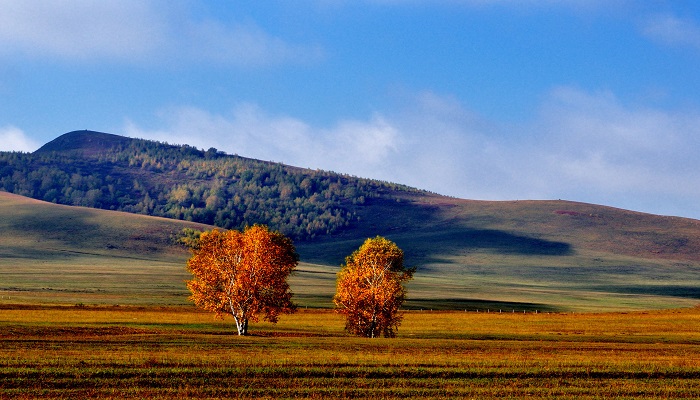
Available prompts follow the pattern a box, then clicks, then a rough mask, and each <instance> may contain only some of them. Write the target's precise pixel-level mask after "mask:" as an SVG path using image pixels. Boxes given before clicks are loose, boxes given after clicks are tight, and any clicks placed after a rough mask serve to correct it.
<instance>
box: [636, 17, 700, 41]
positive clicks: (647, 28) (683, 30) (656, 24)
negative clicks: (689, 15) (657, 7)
mask: <svg viewBox="0 0 700 400" xmlns="http://www.w3.org/2000/svg"><path fill="white" fill-rule="evenodd" d="M642 30H643V33H644V34H646V35H647V36H648V37H650V38H651V39H653V40H656V41H658V42H661V43H663V44H666V45H674V46H688V47H692V48H695V49H700V25H698V23H697V22H696V21H693V20H691V19H684V18H678V17H676V16H674V15H670V14H659V15H654V16H651V17H649V18H648V19H647V20H646V21H645V23H644V25H643V29H642Z"/></svg>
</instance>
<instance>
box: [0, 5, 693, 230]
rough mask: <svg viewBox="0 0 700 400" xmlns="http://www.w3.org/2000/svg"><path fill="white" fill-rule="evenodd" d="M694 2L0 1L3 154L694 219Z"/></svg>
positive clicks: (0, 147) (0, 139)
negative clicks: (81, 149) (382, 183)
mask: <svg viewBox="0 0 700 400" xmlns="http://www.w3.org/2000/svg"><path fill="white" fill-rule="evenodd" d="M698 71H700V2H696V1H691V0H688V1H682V0H678V1H663V0H659V1H653V0H637V1H635V0H618V1H615V0H607V1H603V0H589V1H586V0H579V1H577V0H568V1H567V0H558V1H555V0H518V1H516V0H430V1H428V0H356V1H349V0H296V1H281V0H280V1H220V2H217V1H210V2H195V1H155V0H153V1H151V0H139V1H136V0H119V1H109V0H105V1H85V0H73V1H50V0H46V1H13V0H0V150H17V151H33V150H35V149H37V148H38V147H39V146H41V145H42V144H43V143H45V142H48V141H50V140H52V139H53V138H55V137H57V136H59V135H60V134H63V133H65V132H68V131H72V130H77V129H92V130H98V131H104V132H110V133H115V134H121V135H126V136H131V137H139V138H147V139H155V140H159V141H167V142H169V143H176V144H184V143H186V144H190V145H194V146H197V147H200V148H205V149H207V148H210V147H215V148H217V149H219V150H223V151H226V152H228V153H231V154H239V155H243V156H248V157H254V158H260V159H264V160H272V161H279V162H284V163H286V164H291V165H296V166H301V167H310V168H320V169H325V170H333V171H336V172H343V173H350V174H353V175H358V176H363V177H370V178H378V179H383V180H388V181H394V182H399V183H404V184H408V185H411V186H416V187H419V188H422V189H428V190H431V191H434V192H437V193H441V194H446V195H451V196H456V197H460V198H468V199H486V200H514V199H568V200H576V201H584V202H591V203H597V204H605V205H611V206H615V207H620V208H626V209H632V210H637V211H644V212H650V213H656V214H665V215H678V216H685V217H691V218H696V219H700V207H699V206H698V204H700V173H698V171H699V170H700V155H699V154H698V149H700V73H698Z"/></svg>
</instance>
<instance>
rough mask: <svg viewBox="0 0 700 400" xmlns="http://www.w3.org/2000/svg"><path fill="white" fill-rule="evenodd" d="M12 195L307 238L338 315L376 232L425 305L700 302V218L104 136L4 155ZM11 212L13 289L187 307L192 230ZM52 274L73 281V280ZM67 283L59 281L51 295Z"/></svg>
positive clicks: (9, 208)
mask: <svg viewBox="0 0 700 400" xmlns="http://www.w3.org/2000/svg"><path fill="white" fill-rule="evenodd" d="M115 146H116V147H115ZM105 183H106V184H107V186H105V187H101V186H99V185H102V184H105ZM66 184H67V185H68V186H61V185H66ZM73 184H75V185H76V186H73ZM0 186H2V187H3V188H5V190H9V189H8V187H9V188H10V189H14V190H15V191H16V192H18V193H22V194H27V195H28V194H33V195H37V194H38V195H39V197H43V198H47V197H50V196H49V194H51V193H52V192H51V190H55V191H56V192H60V193H61V195H60V196H58V195H57V196H58V197H55V198H50V199H49V200H52V201H58V199H59V198H60V199H73V200H75V201H74V202H73V203H71V204H81V202H83V201H86V199H90V198H91V197H90V195H89V194H90V193H92V195H94V196H93V197H92V198H93V200H95V201H96V204H98V203H99V204H100V205H102V206H109V205H110V204H112V205H111V206H109V207H105V208H115V209H120V207H121V208H123V209H126V210H129V211H132V212H139V213H152V214H157V215H165V216H169V217H176V218H184V219H193V220H196V219H198V218H197V216H199V217H202V218H201V219H204V220H206V218H204V217H203V216H207V215H208V216H212V215H214V216H215V217H213V221H214V222H216V221H219V222H221V221H225V220H221V219H219V218H218V216H220V215H226V216H227V218H228V220H229V221H233V220H234V219H236V221H239V222H237V224H238V225H235V224H234V225H232V226H233V227H239V225H240V224H245V223H256V222H261V223H267V224H270V225H271V226H272V227H273V228H275V229H281V230H282V231H283V232H286V233H287V234H290V233H291V234H294V232H297V235H296V236H295V238H296V239H297V240H296V243H297V249H298V250H299V253H300V255H301V258H302V262H303V265H302V267H300V272H299V273H298V274H297V276H296V277H295V278H294V284H293V289H294V290H295V291H296V292H297V293H298V294H299V296H298V299H299V300H300V301H301V302H302V304H303V305H304V304H305V305H316V306H330V297H331V296H332V293H333V290H334V280H335V272H336V271H337V269H338V266H339V264H340V263H342V262H343V259H344V257H345V256H347V255H349V254H350V252H352V251H353V250H354V249H356V248H357V247H358V246H359V245H360V244H361V243H362V241H363V240H364V239H365V238H367V237H371V236H375V235H383V236H387V237H388V238H390V239H392V240H394V241H396V242H397V243H398V244H399V246H400V247H401V248H402V249H404V251H405V252H406V261H407V264H409V265H415V266H418V272H417V274H416V278H415V280H414V281H413V282H412V283H411V284H410V287H409V290H410V295H409V298H410V299H411V301H410V302H409V306H412V307H417V308H421V307H423V308H428V307H430V308H472V309H473V308H491V309H508V308H512V309H516V308H517V309H523V308H533V309H540V310H545V309H550V310H554V309H557V310H562V309H576V310H605V309H629V308H636V309H639V308H659V307H674V306H689V305H694V304H696V303H698V302H700V221H697V220H692V219H684V218H675V217H663V216H656V215H649V214H643V213H636V212H631V211H626V210H620V209H615V208H610V207H604V206H597V205H592V204H583V203H575V202H567V201H506V202H488V201H470V200H460V199H454V198H448V197H444V196H439V195H435V194H430V193H427V192H423V191H419V190H415V189H411V188H407V187H405V186H401V185H393V184H388V183H383V182H376V181H370V180H364V179H358V178H353V177H348V176H344V175H339V174H334V173H326V172H322V171H309V170H304V169H299V168H294V167H289V166H284V165H280V164H274V163H266V162H261V161H256V160H248V159H244V158H242V157H237V156H227V155H224V154H222V153H220V152H217V151H216V150H214V149H210V150H208V151H206V152H205V151H200V150H197V149H194V148H192V147H189V146H171V145H166V144H160V143H155V142H148V141H141V140H135V139H128V138H121V137H119V136H115V135H108V134H96V133H94V132H74V133H71V134H67V135H64V136H62V137H61V138H59V139H57V140H56V141H54V142H51V143H49V144H47V145H46V146H44V147H43V148H42V149H40V150H39V151H37V152H36V153H35V154H21V153H1V154H0ZM58 188H60V189H61V190H58ZM76 192H78V195H75V193H76ZM54 194H55V193H54ZM8 196H9V197H8ZM61 196H64V197H61ZM139 199H140V200H139ZM173 199H174V200H173ZM137 200H138V201H137ZM110 201H116V203H110ZM100 202H103V203H100ZM0 204H4V206H0V221H2V222H0V233H2V237H3V238H4V239H3V241H2V242H0V254H1V255H2V258H0V268H4V270H3V271H4V272H1V273H2V274H4V275H3V279H2V280H0V282H14V283H12V284H7V283H6V284H4V285H3V284H0V286H3V287H4V288H5V289H8V288H10V287H13V286H16V287H23V288H32V290H35V291H36V293H43V294H49V295H56V293H57V290H55V288H56V287H59V288H63V289H66V290H69V289H70V290H73V289H75V288H78V289H80V290H87V289H86V287H88V286H90V282H91V281H92V280H94V279H95V277H101V276H102V275H100V274H103V273H107V274H109V273H112V272H113V274H112V275H110V276H111V277H110V278H109V279H106V280H104V281H100V282H102V283H101V284H104V287H103V288H102V289H101V290H104V292H100V293H101V294H100V295H99V296H98V294H96V293H97V292H90V293H91V294H90V296H93V297H94V298H95V299H97V298H99V299H101V300H100V301H101V302H110V300H109V298H110V296H106V295H105V294H106V293H112V295H111V296H113V297H114V298H115V299H116V298H119V299H121V300H119V301H120V302H124V295H123V294H122V295H118V294H117V293H116V292H117V291H118V290H116V289H115V288H118V287H120V285H121V286H122V287H125V288H128V290H127V292H128V293H130V294H132V295H134V296H136V297H137V298H138V299H140V300H138V301H136V302H149V301H152V300H153V299H151V298H150V297H149V296H151V295H150V294H146V293H161V295H162V290H161V291H159V290H157V288H156V289H154V287H153V286H152V285H149V282H154V281H159V282H160V285H162V287H163V288H168V289H167V290H168V293H170V294H171V295H172V296H171V297H169V299H170V300H167V301H166V302H173V301H174V302H175V303H178V302H185V300H184V299H185V298H186V291H185V289H184V285H183V284H182V281H183V280H184V279H186V273H185V271H184V260H185V258H186V253H184V252H182V251H181V250H177V249H173V248H172V247H171V245H170V244H169V242H168V240H167V238H168V237H169V236H170V235H171V234H172V232H173V231H178V230H179V229H181V228H182V227H184V226H187V225H186V224H185V223H184V222H181V221H173V220H166V219H150V218H148V217H145V216H140V215H135V214H125V213H112V212H107V211H99V210H92V209H88V208H83V207H78V208H76V207H64V206H59V205H55V204H50V203H44V202H37V201H32V200H28V199H26V198H21V197H17V196H14V197H12V196H10V195H7V194H4V195H3V196H2V197H0ZM84 205H87V204H84ZM93 205H94V204H93ZM139 207H141V208H139ZM183 209H186V210H189V213H182V210H183ZM173 210H175V211H173ZM178 210H179V211H178ZM176 211H177V212H176ZM73 212H78V213H79V214H80V216H71V215H70V214H71V213H73ZM173 212H175V214H172V213H173ZM324 215H325V216H326V217H329V216H330V217H329V218H326V217H323V216H324ZM207 218H208V217H207ZM324 218H326V219H324ZM333 218H336V219H335V220H334V221H335V222H336V223H335V224H329V221H332V220H333ZM97 220H99V221H101V222H99V223H97V222H95V221H97ZM138 221H140V222H138ZM144 221H148V222H144ZM154 221H158V222H157V223H156V222H154ZM324 221H325V222H324ZM142 224H146V225H147V226H150V227H151V228H149V229H146V228H144V227H143V226H144V225H142ZM168 224H171V225H168ZM324 224H325V225H324ZM200 226H202V227H204V226H203V225H200ZM139 227H140V228H139ZM139 232H141V233H139ZM166 233H167V234H166ZM120 235H121V236H120ZM293 236H294V235H293ZM312 237H313V240H312ZM300 239H303V240H300ZM61 246H63V247H61ZM57 249H63V250H57ZM134 260H141V261H134ZM142 261H143V262H142ZM76 265H79V266H82V267H80V268H82V269H80V268H78V269H76V268H77V267H76ZM112 265H116V266H118V267H112ZM143 265H150V266H152V267H153V268H151V267H148V268H146V270H149V271H150V272H149V273H148V274H144V275H143V276H148V277H149V280H146V281H144V282H141V281H140V280H139V279H136V278H135V276H134V273H136V274H137V275H138V274H140V273H141V272H135V271H140V270H142V269H143V268H144V267H143ZM163 266H165V267H163ZM93 267H94V268H93ZM163 268H165V269H163ZM79 270H81V271H88V272H89V273H85V274H82V273H80V272H79ZM13 271H14V272H13ZM47 271H60V272H61V273H60V274H59V275H60V279H59V278H55V277H56V276H57V275H56V274H53V275H52V274H51V273H48V272H47ZM66 271H73V272H74V274H73V275H71V273H67V272H66ZM104 271H108V272H104ZM109 271H112V272H109ZM162 271H168V272H167V273H166V274H161V272H162ZM8 274H9V275H8ZM81 274H82V275H81ZM155 275H157V276H161V277H162V279H161V278H159V279H161V280H157V279H155V280H154V279H153V276H155ZM39 276H41V277H42V278H41V279H39V280H36V279H37V277H39ZM8 277H10V278H11V279H10V278H8ZM52 277H53V278H54V279H58V282H59V283H57V284H53V283H52V284H48V283H46V284H45V285H44V286H41V285H42V283H41V282H54V281H52V280H51V279H52ZM66 277H68V278H66ZM71 277H72V278H71ZM5 278H7V279H5ZM71 279H73V280H71ZM32 280H34V281H33V282H32ZM37 282H39V283H37ZM76 282H77V283H76ZM110 282H111V283H110ZM125 282H126V283H125ZM139 282H141V283H139ZM54 283H55V282H54ZM22 285H24V286H22ZM56 285H58V286H56ZM110 285H111V286H110ZM43 287H45V288H49V289H51V290H42V288H43ZM71 288H73V289H71ZM81 288H82V289H81ZM63 289H61V290H63ZM0 290H2V289H0ZM125 290H126V289H125ZM136 293H139V294H138V295H137V294H136ZM90 296H88V297H90ZM64 297H65V296H64ZM78 297H80V296H78ZM83 297H84V296H83ZM166 297H167V296H166ZM149 299H150V300H149ZM173 299H179V300H173ZM64 300H65V298H64ZM86 301H90V300H86Z"/></svg>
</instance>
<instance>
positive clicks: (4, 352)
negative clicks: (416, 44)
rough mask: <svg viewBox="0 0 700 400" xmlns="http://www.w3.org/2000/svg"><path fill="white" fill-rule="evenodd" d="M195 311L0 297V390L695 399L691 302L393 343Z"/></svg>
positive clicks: (484, 317)
mask: <svg viewBox="0 0 700 400" xmlns="http://www.w3.org/2000/svg"><path fill="white" fill-rule="evenodd" d="M231 325H232V322H231V320H230V319H227V320H224V321H221V320H216V319H214V318H213V317H212V316H211V315H209V314H205V313H201V312H198V311H196V310H195V309H193V308H191V307H161V308H156V307H124V306H122V307H108V306H103V307H75V306H69V307H67V306H20V305H11V306H10V305H6V306H3V308H2V309H0V398H3V399H5V398H8V399H9V398H13V399H14V398H66V399H68V398H163V399H165V398H277V399H281V398H300V397H301V398H479V399H484V398H524V397H529V398H570V399H574V398H576V399H581V398H583V399H587V398H588V399H593V398H627V399H635V398H669V399H670V398H674V399H676V398H698V397H700V329H698V328H700V308H698V307H695V308H688V309H676V310H669V311H648V312H629V313H599V314H593V313H587V314H572V313H561V314H543V313H538V314H535V313H532V312H528V313H512V312H510V313H498V312H496V313H494V312H489V313H484V312H480V313H476V312H427V311H423V312H421V311H410V312H407V313H406V314H405V321H404V323H403V325H402V326H401V328H400V330H399V337H398V338H396V339H363V338H355V337H349V336H347V335H346V334H345V333H344V332H343V320H342V318H341V317H340V316H338V315H336V314H334V313H332V312H331V311H327V310H304V309H302V310H300V311H299V312H298V313H297V314H295V315H293V316H286V317H283V318H282V320H281V321H280V323H279V324H277V325H273V324H269V323H254V324H252V325H251V333H252V335H251V336H247V337H238V336H235V335H234V329H233V327H232V326H231Z"/></svg>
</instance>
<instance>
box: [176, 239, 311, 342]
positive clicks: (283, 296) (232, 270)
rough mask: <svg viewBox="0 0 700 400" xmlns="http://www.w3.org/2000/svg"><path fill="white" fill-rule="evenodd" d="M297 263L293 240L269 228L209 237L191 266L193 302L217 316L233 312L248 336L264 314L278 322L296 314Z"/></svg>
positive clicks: (199, 243)
mask: <svg viewBox="0 0 700 400" xmlns="http://www.w3.org/2000/svg"><path fill="white" fill-rule="evenodd" d="M298 261H299V256H298V255H297V253H296V250H295V248H294V245H293V244H292V241H291V240H290V239H289V238H287V237H286V236H284V235H282V234H281V233H279V232H275V231H270V230H269V229H268V228H267V227H266V226H262V225H255V226H253V227H250V228H246V229H245V230H244V231H243V232H240V231H237V230H229V231H223V232H222V231H219V230H213V231H209V232H204V233H202V234H201V235H200V237H199V240H198V241H197V245H196V246H194V247H192V257H191V258H190V259H189V260H188V261H187V268H188V270H189V271H190V272H191V273H192V275H193V279H192V280H189V281H187V288H188V289H189V290H190V292H192V295H191V296H190V300H192V301H193V302H194V303H195V304H196V305H197V306H198V307H200V308H202V309H204V310H207V311H212V312H215V313H216V315H217V316H218V317H223V315H224V314H228V313H230V314H231V315H233V318H234V320H235V321H236V328H237V329H238V334H239V335H246V334H247V333H248V321H253V322H257V321H258V320H259V316H260V314H264V319H265V320H267V321H270V322H277V320H278V318H279V315H280V314H291V313H292V312H294V311H295V306H294V304H293V303H292V301H291V299H292V292H291V291H290V289H289V284H288V283H287V277H288V276H289V274H290V273H291V272H292V271H293V270H294V268H295V267H296V265H297V263H298Z"/></svg>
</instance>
